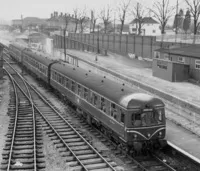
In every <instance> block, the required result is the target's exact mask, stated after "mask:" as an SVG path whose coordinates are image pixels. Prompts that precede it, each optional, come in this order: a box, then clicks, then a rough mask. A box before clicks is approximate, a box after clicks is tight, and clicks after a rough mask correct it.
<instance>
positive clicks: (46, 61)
mask: <svg viewBox="0 0 200 171" xmlns="http://www.w3.org/2000/svg"><path fill="white" fill-rule="evenodd" d="M24 53H25V54H26V55H28V56H31V57H32V58H34V59H35V60H37V61H38V62H40V63H42V64H44V65H46V66H48V65H49V64H50V63H52V62H53V60H51V59H50V58H48V57H46V56H44V55H42V54H38V53H37V52H34V51H32V50H26V51H24Z"/></svg>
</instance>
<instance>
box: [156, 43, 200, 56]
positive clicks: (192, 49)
mask: <svg viewBox="0 0 200 171" xmlns="http://www.w3.org/2000/svg"><path fill="white" fill-rule="evenodd" d="M155 51H158V52H161V53H169V54H173V55H180V56H187V57H195V58H200V45H190V46H184V47H179V48H173V49H166V48H160V49H157V50H155Z"/></svg>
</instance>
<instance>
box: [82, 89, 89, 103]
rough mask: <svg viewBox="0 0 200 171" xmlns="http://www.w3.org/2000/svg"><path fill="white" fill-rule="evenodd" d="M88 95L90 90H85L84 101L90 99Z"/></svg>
mask: <svg viewBox="0 0 200 171" xmlns="http://www.w3.org/2000/svg"><path fill="white" fill-rule="evenodd" d="M88 95H89V92H88V89H86V88H84V94H83V96H84V99H86V100H88V97H89V96H88Z"/></svg>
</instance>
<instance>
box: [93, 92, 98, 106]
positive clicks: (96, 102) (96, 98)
mask: <svg viewBox="0 0 200 171" xmlns="http://www.w3.org/2000/svg"><path fill="white" fill-rule="evenodd" d="M93 98H94V103H93V104H94V105H95V106H97V105H98V96H97V95H96V94H94V93H93Z"/></svg>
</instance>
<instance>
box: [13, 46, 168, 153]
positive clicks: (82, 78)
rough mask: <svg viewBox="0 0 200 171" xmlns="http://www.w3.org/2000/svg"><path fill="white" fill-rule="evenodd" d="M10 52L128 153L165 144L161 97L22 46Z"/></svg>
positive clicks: (163, 112) (14, 47)
mask: <svg viewBox="0 0 200 171" xmlns="http://www.w3.org/2000/svg"><path fill="white" fill-rule="evenodd" d="M9 52H10V55H11V56H12V57H13V58H14V59H15V60H16V61H18V62H19V63H21V64H22V65H23V66H24V67H25V68H27V69H28V70H30V71H31V72H32V73H34V74H35V75H36V76H37V77H38V78H40V79H42V80H43V81H45V82H46V83H48V84H49V85H50V86H51V87H53V88H54V89H56V90H58V91H59V92H60V93H61V94H62V95H63V96H65V97H66V98H67V99H68V100H69V101H70V102H72V103H73V104H74V105H75V106H76V107H77V111H78V113H79V114H81V115H83V116H84V117H85V118H86V120H87V122H88V123H89V124H95V125H96V126H97V127H98V128H99V129H100V130H102V131H103V132H104V133H105V134H106V135H107V136H108V137H109V138H111V139H113V140H114V141H115V142H117V143H118V144H119V145H120V146H121V147H122V148H124V149H125V150H127V151H138V150H140V149H144V148H145V147H147V146H151V147H152V146H156V147H157V146H158V145H161V144H165V133H166V120H165V106H164V103H163V102H162V101H161V100H160V99H159V98H156V97H153V96H151V95H148V94H144V93H141V92H139V90H138V89H135V90H134V89H133V88H129V87H128V86H126V85H125V84H120V83H116V82H114V81H113V80H110V79H108V78H106V77H105V76H102V75H98V74H95V73H93V72H92V71H90V70H89V71H88V70H86V69H83V68H80V67H75V66H73V65H71V64H67V63H64V62H55V61H53V60H51V59H49V58H47V57H45V56H44V55H40V54H38V53H37V52H33V51H31V50H28V49H26V48H24V47H21V46H20V45H18V44H14V43H12V44H10V46H9Z"/></svg>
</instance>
